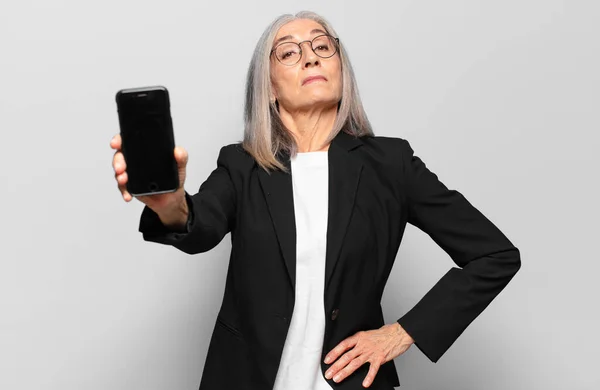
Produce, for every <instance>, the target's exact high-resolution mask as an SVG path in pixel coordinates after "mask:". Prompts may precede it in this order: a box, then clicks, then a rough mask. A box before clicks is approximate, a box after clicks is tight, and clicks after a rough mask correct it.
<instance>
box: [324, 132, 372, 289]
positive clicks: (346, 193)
mask: <svg viewBox="0 0 600 390" xmlns="http://www.w3.org/2000/svg"><path fill="white" fill-rule="evenodd" d="M361 145H362V141H361V140H360V139H358V138H355V137H354V136H351V135H349V134H346V133H344V132H343V130H342V131H340V133H338V135H337V136H336V137H335V138H334V140H333V142H332V143H331V145H330V146H329V155H328V157H329V211H328V222H327V249H326V257H325V290H326V291H327V288H328V287H329V280H330V279H331V275H332V274H333V271H334V269H335V265H336V264H337V261H338V259H339V257H340V251H341V249H342V244H343V242H344V237H345V236H346V230H347V229H348V223H349V222H350V216H351V215H352V209H353V208H354V200H355V197H356V190H357V189H358V183H359V181H360V175H361V172H362V169H363V165H362V163H361V162H360V161H359V160H358V159H356V158H352V155H351V151H352V150H353V149H355V148H357V147H359V146H361Z"/></svg>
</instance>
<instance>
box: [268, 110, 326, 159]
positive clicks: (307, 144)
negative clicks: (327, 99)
mask: <svg viewBox="0 0 600 390" xmlns="http://www.w3.org/2000/svg"><path fill="white" fill-rule="evenodd" d="M279 115H280V116H281V121H282V122H283V124H284V125H285V127H286V128H287V129H288V130H290V131H291V132H292V135H293V136H294V139H295V140H296V144H297V145H298V152H300V153H304V152H317V151H325V150H328V149H329V143H326V142H325V141H326V140H327V137H328V136H329V134H330V133H331V129H332V128H333V124H334V122H335V118H336V117H337V105H335V106H333V107H327V108H321V109H318V110H313V111H310V112H306V111H302V112H300V111H298V112H291V111H286V110H285V109H283V108H282V107H280V109H279Z"/></svg>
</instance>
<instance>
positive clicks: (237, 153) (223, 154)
mask: <svg viewBox="0 0 600 390" xmlns="http://www.w3.org/2000/svg"><path fill="white" fill-rule="evenodd" d="M218 162H219V163H223V164H226V165H228V166H231V167H243V166H246V165H254V163H255V161H254V158H253V157H252V156H251V155H250V153H248V152H247V151H246V150H245V149H244V147H243V146H242V143H241V142H236V143H233V144H229V145H224V146H222V147H221V150H220V151H219V158H218Z"/></svg>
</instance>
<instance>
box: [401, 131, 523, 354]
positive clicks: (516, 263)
mask: <svg viewBox="0 0 600 390" xmlns="http://www.w3.org/2000/svg"><path fill="white" fill-rule="evenodd" d="M401 152H402V162H403V166H404V178H405V185H406V186H407V188H408V190H407V195H408V199H407V201H408V222H409V223H410V224H412V225H414V226H416V227H417V228H419V229H420V230H422V231H423V232H425V233H427V234H428V235H429V236H430V237H431V238H432V239H433V240H434V241H435V242H436V243H437V244H438V245H439V246H440V247H441V248H442V249H443V250H444V251H446V253H448V254H449V255H450V257H451V258H452V260H453V261H454V263H456V265H457V266H458V268H457V267H453V268H451V269H450V270H449V271H448V272H447V273H446V274H445V275H444V276H443V277H442V278H441V279H440V280H439V281H438V282H437V283H436V284H435V285H434V286H433V288H431V290H429V291H428V292H427V294H425V296H424V297H423V298H422V299H421V300H420V301H419V302H418V303H417V304H416V305H415V306H414V307H413V308H412V309H411V310H410V311H408V312H407V313H406V314H405V315H404V316H402V317H401V318H400V319H398V321H397V322H398V323H399V324H400V325H401V326H402V327H403V328H404V329H405V330H406V332H407V333H408V334H409V335H411V337H412V338H413V339H414V340H415V345H416V346H417V347H418V348H419V349H420V350H421V351H422V352H423V353H424V354H425V355H426V356H427V357H428V358H429V360H431V361H432V362H434V363H435V362H437V361H438V360H439V358H440V357H441V356H442V355H443V354H444V353H445V352H446V350H447V349H448V348H449V347H450V346H451V345H452V344H453V343H454V341H456V339H457V338H458V337H459V336H460V335H461V333H462V332H463V331H464V330H465V329H466V327H467V326H468V325H469V324H470V323H471V322H472V321H473V320H474V319H475V318H476V317H477V316H478V315H479V314H480V313H481V312H482V311H483V310H484V309H485V308H486V307H487V306H488V305H489V304H490V303H491V301H492V300H493V299H494V298H495V297H496V296H497V295H498V294H499V293H500V291H502V289H504V287H505V286H506V285H507V284H508V282H509V281H510V280H511V279H512V277H513V276H514V275H515V273H516V272H517V271H518V270H519V268H520V266H521V260H520V253H519V250H518V249H517V248H516V247H515V246H514V245H513V244H512V243H511V242H510V241H509V240H508V238H506V236H505V235H504V234H503V233H502V232H501V231H500V230H499V229H498V228H497V227H496V226H495V225H494V224H493V223H492V222H491V221H490V220H488V219H487V218H486V217H485V216H484V215H483V214H482V213H481V212H479V211H478V210H477V209H476V208H475V207H474V206H472V205H471V204H470V203H469V202H468V201H467V199H466V198H465V197H464V196H463V195H462V194H460V193H459V192H458V191H456V190H450V189H448V188H447V187H446V186H445V185H444V184H442V183H441V182H440V181H439V180H438V178H437V176H436V175H435V174H434V173H432V172H431V171H429V169H427V167H426V165H425V163H423V161H421V159H420V158H419V157H416V156H414V153H413V150H412V148H411V147H410V144H409V143H408V141H406V140H402V146H401Z"/></svg>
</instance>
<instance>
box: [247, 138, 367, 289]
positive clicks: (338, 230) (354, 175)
mask: <svg viewBox="0 0 600 390" xmlns="http://www.w3.org/2000/svg"><path fill="white" fill-rule="evenodd" d="M360 145H362V141H361V140H360V139H358V138H355V137H354V136H351V135H349V134H346V133H345V132H344V131H343V130H342V131H340V132H339V133H338V135H337V136H336V137H335V138H334V140H333V141H332V143H331V145H330V146H329V152H328V160H329V196H328V197H329V199H328V203H329V207H328V221H327V247H326V255H325V289H327V287H328V285H329V280H330V278H331V275H332V274H333V271H334V269H335V265H336V263H337V261H338V258H339V255H340V251H341V248H342V243H343V241H344V237H345V235H346V230H347V228H348V223H349V222H350V216H351V215H352V209H353V207H354V200H355V196H356V190H357V188H358V183H359V180H360V174H361V172H362V168H363V166H362V163H361V162H360V161H358V160H357V159H353V158H351V154H350V152H351V151H352V150H353V149H355V148H357V147H359V146H360ZM280 157H281V158H280V161H281V162H283V163H284V164H285V166H286V167H287V168H288V170H290V172H291V163H290V158H289V155H285V154H282V155H281V156H280ZM258 176H259V180H260V184H261V188H262V190H263V194H264V196H265V199H266V201H267V205H268V207H269V213H270V214H271V220H272V222H273V226H274V228H275V232H276V234H277V239H278V241H279V247H280V249H281V252H282V254H283V258H284V261H285V265H286V268H287V271H288V276H289V279H290V284H291V286H292V288H293V289H294V291H295V288H296V219H295V215H294V195H293V187H292V176H291V175H290V174H289V173H285V172H281V171H272V172H271V173H267V172H265V171H264V170H263V169H260V168H259V175H258Z"/></svg>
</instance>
